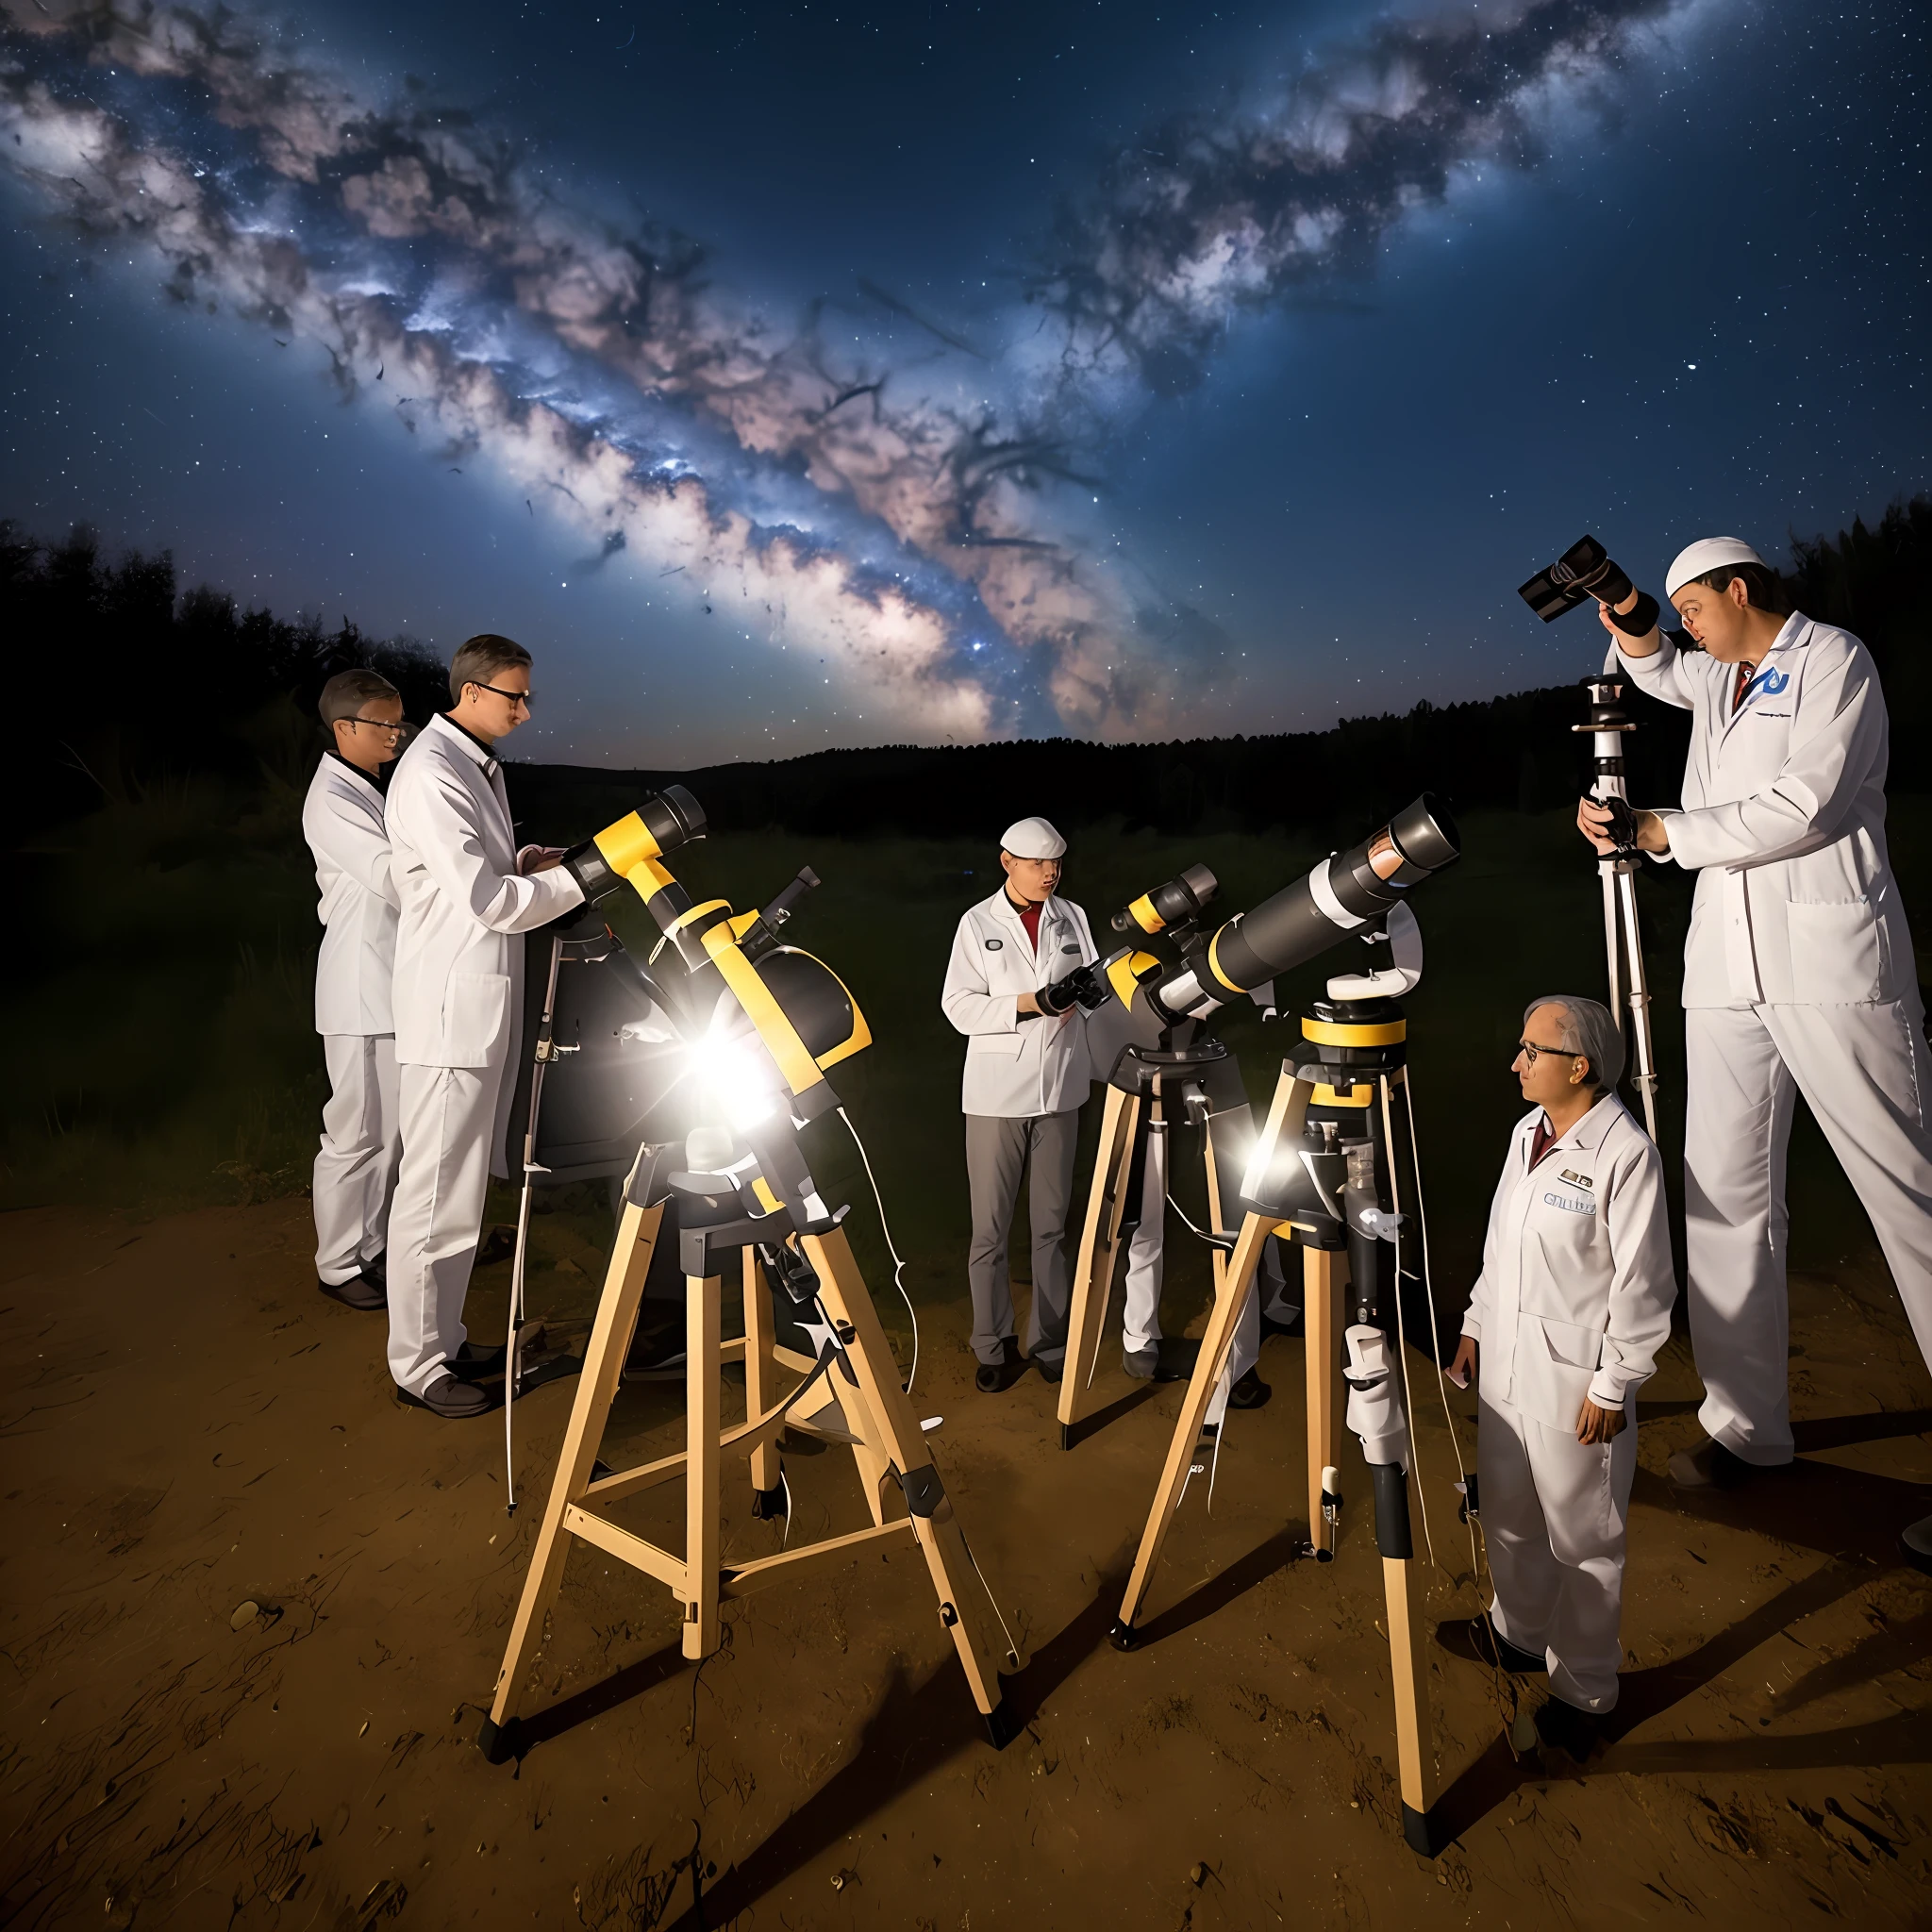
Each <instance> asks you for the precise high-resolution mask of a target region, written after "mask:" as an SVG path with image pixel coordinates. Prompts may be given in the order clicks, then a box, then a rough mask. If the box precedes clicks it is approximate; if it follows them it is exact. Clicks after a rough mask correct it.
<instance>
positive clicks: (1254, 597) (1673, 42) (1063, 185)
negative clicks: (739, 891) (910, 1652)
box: [0, 0, 1932, 765]
mask: <svg viewBox="0 0 1932 1932" xmlns="http://www.w3.org/2000/svg"><path fill="white" fill-rule="evenodd" d="M0 17H4V20H5V21H6V23H7V27H8V31H7V33H6V35H5V39H4V42H0V51H4V71H0V158H4V160H5V162H6V163H7V166H6V167H5V168H0V180H4V181H5V183H6V197H5V203H6V208H7V222H6V241H5V243H4V253H0V314H4V317H5V330H6V346H5V348H4V350H0V361H4V364H5V369H6V382H5V398H6V410H7V421H6V431H5V439H4V450H5V457H4V475H0V515H4V516H8V517H11V518H13V519H15V520H16V521H17V522H19V523H20V524H21V525H25V527H26V528H28V529H29V530H31V531H34V532H36V533H39V534H42V535H48V536H55V535H58V534H60V533H62V532H64V530H65V529H66V528H67V526H68V525H70V524H72V523H74V522H75V521H77V520H85V521H87V522H90V523H92V524H93V525H96V526H97V527H98V528H99V529H100V531H101V532H102V535H103V537H104V539H105V541H107V542H108V544H109V545H110V546H116V547H118V546H122V545H139V546H142V547H147V548H158V547H161V546H167V547H170V548H172V549H173V550H174V552H175V557H176V559H177V562H178V564H179V567H180V570H181V573H182V575H183V578H184V580H185V581H190V582H192V581H197V580H203V579H206V580H208V581H211V582H213V583H216V584H219V585H222V586H224V587H225V588H228V589H230V590H232V591H234V592H235V593H236V594H237V595H238V597H240V598H241V599H242V600H243V601H244V602H258V603H263V604H266V605H268V606H270V607H272V608H275V610H276V611H278V612H281V613H291V612H293V611H294V610H295V609H297V608H302V609H306V610H309V611H314V612H318V613H319V614H320V615H321V616H322V617H323V618H324V619H325V621H326V622H328V623H330V624H333V623H334V622H335V621H336V620H337V619H338V618H340V617H343V616H346V617H350V618H353V619H354V620H355V621H356V622H357V623H358V624H359V625H362V626H363V627H364V629H365V630H368V631H370V632H372V633H375V634H378V635H388V634H391V633H395V632H407V633H408V634H409V635H411V636H413V637H416V638H418V639H420V640H422V641H424V642H425V643H427V644H429V645H431V646H432V647H434V648H436V649H437V650H439V651H440V652H441V653H444V654H446V653H447V651H448V650H449V649H451V648H453V647H454V645H455V644H456V643H458V642H459V641H461V639H462V638H463V637H465V636H466V635H468V634H470V633H472V632H474V631H476V630H481V629H491V630H500V631H506V632H508V633H509V634H510V635H511V636H514V637H517V638H519V639H521V640H523V641H525V643H527V644H528V645H529V646H530V647H531V648H532V649H533V651H535V652H536V654H537V659H538V664H537V674H536V684H537V688H538V691H539V696H540V704H539V708H538V712H537V721H536V722H535V723H533V724H531V725H529V726H527V727H525V731H524V732H522V733H520V734H519V737H518V739H517V741H515V749H516V752H517V753H518V754H519V755H521V756H537V757H544V758H579V759H584V760H589V761H601V760H607V759H608V760H612V761H618V762H623V763H652V764H671V765H678V764H696V763H700V762H706V761H709V760H711V759H716V758H730V757H754V758H756V757H767V756H773V755H780V754H789V753H793V752H798V751H804V750H811V749H816V748H819V747H822V746H824V745H833V744H866V743H877V742H883V741H905V740H908V739H916V740H921V741H944V740H947V739H949V738H951V739H956V740H959V741H967V740H971V739H975V738H981V737H989V736H1004V735H1012V734H1015V733H1020V734H1027V735H1041V734H1047V733H1054V732H1065V733H1072V734H1074V735H1078V736H1099V737H1108V738H1121V737H1142V738H1150V737H1151V738H1165V737H1172V736H1175V735H1180V734H1188V735H1192V734H1196V733H1206V734H1226V733H1233V732H1238V731H1239V732H1254V731H1262V730H1270V729H1282V728H1301V727H1307V726H1314V727H1321V726H1324V725H1326V724H1329V723H1330V722H1332V721H1333V719H1334V718H1335V717H1336V716H1337V715H1338V714H1350V713H1356V712H1360V711H1370V710H1381V709H1387V708H1407V707H1408V706H1410V705H1412V704H1413V703H1414V702H1415V701H1416V700H1417V699H1419V698H1424V697H1426V698H1430V699H1433V700H1436V701H1438V702H1441V701H1444V700H1450V699H1455V698H1459V697H1472V696H1486V695H1488V694H1490V693H1492V692H1495V691H1505V690H1511V689H1519V688H1522V687H1524V686H1526V685H1532V684H1543V683H1551V682H1555V681H1557V680H1559V679H1565V678H1569V677H1574V676H1576V675H1581V674H1582V673H1583V672H1585V671H1587V670H1589V669H1591V668H1593V664H1594V662H1595V661H1597V660H1598V659H1599V658H1600V652H1601V642H1600V633H1599V632H1598V631H1597V629H1596V626H1595V625H1593V624H1591V622H1589V620H1588V619H1587V618H1585V617H1580V616H1579V617H1576V618H1573V619H1570V620H1567V621H1565V622H1564V623H1562V624H1559V625H1555V626H1552V627H1550V628H1547V629H1546V628H1545V627H1544V626H1542V625H1540V624H1538V623H1537V621H1536V620H1535V619H1534V618H1533V617H1532V616H1531V615H1530V614H1529V613H1528V612H1527V610H1525V609H1524V608H1523V606H1522V605H1521V604H1520V603H1519V602H1518V600H1517V599H1516V597H1515V595H1514V587H1515V585H1516V584H1517V583H1518V582H1519V581H1521V580H1522V579H1523V578H1524V577H1526V576H1528V575H1530V574H1531V572H1532V571H1534V570H1535V569H1537V568H1538V567H1539V566H1541V564H1543V563H1545V562H1547V561H1548V560H1549V559H1550V558H1551V557H1553V556H1554V555H1556V554H1557V552H1558V551H1560V550H1561V549H1563V548H1564V547H1565V546H1567V545H1568V544H1569V543H1570V542H1571V541H1574V539H1575V538H1576V537H1577V536H1578V535H1580V534H1581V533H1582V532H1583V531H1584V530H1586V529H1588V530H1590V531H1591V532H1593V533H1594V534H1596V535H1598V536H1600V537H1602V538H1603V539H1604V540H1605V541H1607V543H1608V544H1609V546H1610V548H1611V551H1612V553H1613V555H1615V556H1616V557H1617V558H1619V560H1620V561H1622V562H1623V563H1624V564H1625V565H1626V566H1627V567H1628V568H1630V569H1631V570H1632V572H1633V573H1634V574H1635V575H1638V576H1639V577H1640V579H1641V580H1647V581H1648V582H1649V584H1650V586H1651V588H1653V589H1654V590H1657V591H1661V588H1662V584H1661V579H1662V574H1663V569H1664V566H1665V564H1666V563H1667V562H1668V560H1669V558H1670V557H1671V556H1672V555H1673V554H1674V552H1675V550H1676V549H1677V547H1678V546H1679V545H1680V544H1682V543H1683V542H1686V541H1690V540H1691V539H1692V538H1694V537H1698V536H1704V535H1710V534H1718V533H1723V534H1732V535H1738V536H1742V537H1744V538H1746V539H1747V540H1749V541H1754V542H1756V543H1757V545H1758V546H1759V547H1760V548H1761V549H1764V550H1766V551H1767V552H1768V553H1771V554H1773V555H1774V556H1775V555H1781V554H1782V552H1783V550H1784V546H1785V544H1786V541H1787V539H1788V537H1789V536H1790V533H1792V532H1793V531H1795V532H1796V533H1797V534H1799V535H1811V534H1814V533H1816V532H1818V531H1821V530H1826V531H1835V530H1836V529H1838V528H1839V527H1840V526H1841V525H1845V524H1847V523H1849V521H1850V520H1851V518H1852V517H1853V516H1854V515H1856V514H1860V513H1862V514H1864V515H1866V516H1868V517H1871V516H1874V515H1875V514H1876V513H1877V512H1878V511H1880V510H1881V509H1883V508H1884V507H1885V505H1886V504H1887V503H1888V502H1889V501H1890V500H1891V499H1892V498H1894V497H1896V496H1899V495H1901V494H1910V493H1912V492H1914V491H1920V490H1924V489H1925V488H1927V487H1928V485H1932V456H1928V452H1932V436H1928V433H1927V432H1928V427H1932V422H1928V415H1932V412H1928V407H1927V388H1926V383H1927V371H1926V358H1925V345H1926V342H1927V341H1928V339H1932V334H1928V329H1927V325H1926V318H1925V315H1924V307H1925V302H1924V290H1925V283H1926V266H1927V264H1926V253H1927V249H1926V242H1927V229H1928V218H1927V215H1926V212H1925V210H1926V205H1927V192H1926V179H1925V149H1924V138H1925V120H1926V115H1925V111H1924V86H1925V79H1924V76H1925V74H1926V72H1927V65H1926V58H1925V55H1926V47H1925V29H1924V15H1923V14H1922V13H1921V12H1920V11H1919V10H1918V9H1911V8H1897V7H1890V6H1886V5H1883V4H1874V5H1864V6H1854V7H1837V6H1825V5H1800V4H1791V5H1788V6H1752V5H1747V4H1739V0H1691V4H1688V5H1680V6H1668V5H1663V4H1647V0H1610V4H1586V0H1529V4H1527V5H1525V4H1523V0H1514V4H1510V5H1497V6H1491V5H1478V6H1475V7H1469V6H1466V5H1465V6H1460V7H1457V6H1446V7H1432V6H1426V5H1416V6H1409V7H1402V8H1392V9H1388V10H1382V11H1372V10H1369V9H1366V8H1349V7H1345V6H1341V5H1332V6H1299V7H1296V6H1274V7H1265V8H1263V7H1256V6H1237V7H1223V8H1219V9H1216V10H1212V11H1210V10H1208V9H1207V8H1203V7H1201V6H1199V5H1193V6H1189V7H1185V8H1181V7H1174V6H1172V5H1162V6H1156V7H1140V6H1128V5H1124V4H1120V0H1107V4H1095V0H1077V4H1066V0H1026V4H1017V0H1011V4H1009V0H988V4H985V5H972V4H955V5H935V4H921V0H909V4H902V5H898V6H893V7H889V8H861V7H856V6H853V5H850V4H847V0H830V4H814V5H811V6H795V7H779V6H772V7H737V6H731V5H724V4H713V0H705V4H694V5H687V6H662V7H628V8H627V7H624V6H620V5H617V4H614V0H594V4H583V5H578V6H569V7H538V6H526V7H506V6H495V5H490V4H482V0H468V4H465V5H462V6H458V5H456V4H454V0H437V4H425V0H414V4H411V5H409V6H408V7H407V8H398V7H396V6H394V5H393V4H391V5H387V6H378V5H376V4H375V0H355V4H349V0H328V4H325V0H310V4H308V5H306V6H305V7H303V8H300V9H299V10H297V9H290V10H288V11H286V12H278V11H276V10H275V9H268V10H264V11H262V12H260V13H257V14H249V15H246V16H244V17H242V18H240V19H236V18H228V19H226V20H225V22H224V23H223V24H221V25H211V23H213V22H215V21H216V19H217V16H215V15H214V14H213V13H211V12H197V11H195V10H194V9H192V8H185V7H184V8H174V9H157V10H155V11H153V12H151V13H137V10H136V9H135V8H134V7H133V6H132V5H131V4H126V0H124V4H123V5H121V6H119V7H113V6H92V7H82V6H74V5H69V4H66V0H0ZM298 19H299V23H300V25H299V30H298V28H297V25H296V23H297V21H298ZM137 21H141V22H144V23H145V25H136V24H135V23H136V22H137Z"/></svg>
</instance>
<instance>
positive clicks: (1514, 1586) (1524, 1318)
mask: <svg viewBox="0 0 1932 1932" xmlns="http://www.w3.org/2000/svg"><path fill="white" fill-rule="evenodd" d="M1511 1066H1512V1070H1513V1071H1514V1073H1515V1074H1516V1078H1517V1081H1518V1084H1519V1085H1520V1086H1521V1087H1522V1090H1523V1097H1524V1100H1526V1101H1528V1102H1529V1103H1530V1108H1531V1111H1530V1112H1529V1113H1527V1114H1526V1115H1524V1118H1523V1120H1522V1121H1521V1122H1520V1123H1518V1124H1517V1128H1516V1132H1515V1135H1514V1138H1513V1139H1512V1140H1511V1141H1510V1143H1509V1153H1508V1157H1507V1159H1506V1160H1505V1161H1504V1163H1503V1177H1502V1179H1501V1180H1500V1181H1499V1182H1498V1183H1497V1186H1496V1193H1495V1199H1494V1200H1493V1202H1492V1203H1491V1208H1490V1225H1489V1233H1488V1236H1487V1238H1486V1240H1485V1241H1484V1244H1483V1267H1482V1273H1481V1274H1480V1275H1479V1276H1478V1277H1477V1279H1476V1284H1475V1287H1474V1290H1473V1291H1471V1293H1470V1298H1469V1312H1468V1313H1467V1315H1465V1316H1464V1318H1463V1323H1462V1341H1461V1342H1460V1344H1459V1345H1458V1347H1457V1352H1456V1359H1455V1361H1454V1362H1453V1363H1452V1364H1451V1365H1450V1369H1449V1374H1450V1376H1451V1377H1452V1379H1453V1380H1455V1381H1456V1382H1457V1384H1458V1385H1459V1386H1460V1387H1462V1388H1465V1389H1466V1388H1467V1387H1468V1386H1469V1381H1470V1375H1471V1372H1472V1371H1473V1370H1474V1371H1475V1372H1476V1374H1477V1376H1478V1390H1479V1392H1480V1398H1481V1402H1480V1422H1479V1424H1478V1431H1477V1437H1476V1476H1477V1485H1478V1495H1479V1497H1480V1504H1481V1517H1482V1525H1483V1541H1484V1543H1485V1545H1486V1547H1487V1549H1488V1551H1489V1558H1490V1574H1491V1580H1492V1582H1493V1584H1494V1587H1495V1598H1494V1601H1493V1603H1492V1604H1491V1607H1490V1613H1489V1619H1488V1626H1487V1627H1485V1625H1484V1624H1483V1623H1482V1622H1481V1621H1479V1620H1478V1621H1474V1622H1470V1623H1461V1624H1443V1625H1442V1626H1441V1630H1440V1632H1439V1635H1440V1637H1441V1641H1443V1642H1444V1643H1445V1644H1446V1645H1447V1646H1448V1647H1449V1648H1450V1649H1452V1650H1456V1651H1457V1652H1459V1653H1460V1654H1462V1655H1464V1656H1469V1657H1476V1658H1477V1659H1479V1660H1480V1661H1483V1662H1486V1663H1491V1664H1499V1665H1501V1666H1502V1667H1503V1668H1504V1669H1505V1670H1509V1671H1520V1672H1541V1671H1543V1670H1547V1671H1548V1672H1549V1674H1550V1691H1551V1697H1550V1701H1549V1702H1548V1703H1547V1704H1546V1705H1544V1706H1543V1707H1542V1708H1541V1710H1539V1711H1538V1713H1537V1731H1538V1734H1539V1735H1540V1736H1541V1738H1542V1740H1543V1741H1544V1742H1545V1743H1546V1744H1551V1745H1555V1746H1557V1747H1560V1748H1561V1749H1563V1750H1565V1751H1567V1752H1568V1753H1569V1754H1570V1756H1571V1757H1574V1758H1575V1759H1576V1760H1577V1761H1578V1762H1579V1763H1580V1762H1582V1760H1583V1759H1584V1758H1586V1757H1589V1756H1590V1753H1591V1749H1592V1748H1593V1747H1594V1744H1595V1742H1596V1736H1597V1730H1598V1723H1597V1721H1598V1719H1600V1718H1601V1717H1602V1715H1603V1714H1604V1713H1605V1712H1606V1711H1608V1710H1610V1709H1612V1708H1613V1707H1615V1705H1616V1702H1617V1666H1618V1664H1619V1663H1620V1662H1621V1660H1622V1658H1623V1648H1622V1643H1621V1640H1620V1637H1619V1634H1618V1633H1619V1627H1620V1622H1621V1618H1622V1614H1623V1592H1624V1530H1625V1525H1626V1524H1627V1521H1628V1517H1629V1511H1630V1486H1631V1483H1632V1480H1633V1479H1634V1477H1635V1475H1636V1473H1637V1391H1638V1390H1639V1388H1641V1386H1642V1384H1643V1383H1644V1382H1645V1381H1646V1380H1647V1379H1648V1378H1649V1376H1650V1374H1651V1373H1652V1371H1653V1369H1654V1368H1655V1366H1656V1360H1657V1350H1658V1349H1659V1348H1661V1347H1662V1346H1663V1344H1664V1342H1665V1341H1668V1340H1669V1339H1670V1333H1671V1305H1672V1303H1673V1302H1674V1301H1675V1300H1676V1298H1677V1277H1676V1270H1675V1267H1674V1263H1673V1261H1672V1258H1671V1234H1670V1222H1669V1219H1668V1214H1667V1210H1666V1208H1665V1203H1664V1188H1663V1161H1662V1159H1661V1158H1660V1157H1659V1156H1658V1154H1657V1148H1656V1147H1655V1145H1653V1144H1652V1141H1651V1140H1650V1137H1649V1136H1648V1135H1647V1134H1646V1133H1645V1132H1644V1131H1643V1129H1642V1128H1641V1126H1640V1125H1639V1124H1637V1122H1635V1121H1634V1120H1632V1119H1631V1118H1630V1116H1629V1114H1628V1113H1627V1112H1626V1111H1625V1110H1624V1104H1623V1102H1622V1101H1621V1100H1619V1099H1618V1098H1617V1091H1616V1089H1617V1082H1618V1080H1619V1079H1620V1078H1621V1077H1622V1076H1623V1072H1624V1041H1623V1038H1622V1036H1621V1035H1620V1034H1619V1033H1618V1031H1617V1023H1616V1021H1615V1020H1614V1019H1613V1018H1612V1017H1611V1015H1610V1012H1609V1010H1608V1008H1606V1007H1603V1006H1600V1005H1598V1003H1597V1002H1596V1001H1595V1000H1585V999H1577V998H1574V997H1573V996H1571V995H1570V994H1567V993H1564V994H1555V993H1553V994H1548V995H1545V996H1544V997H1543V998H1541V999H1539V1000H1535V1001H1532V1002H1531V1004H1530V1006H1529V1008H1528V1010H1527V1011H1525V1012H1524V1016H1523V1037H1522V1039H1521V1040H1520V1041H1518V1042H1517V1049H1516V1058H1515V1059H1514V1060H1513V1061H1512V1062H1511Z"/></svg>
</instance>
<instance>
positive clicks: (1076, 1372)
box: [1059, 1087, 1141, 1449]
mask: <svg viewBox="0 0 1932 1932" xmlns="http://www.w3.org/2000/svg"><path fill="white" fill-rule="evenodd" d="M1140 1122H1141V1096H1140V1095H1139V1094H1138V1093H1123V1092H1122V1091H1121V1090H1120V1089H1119V1088H1118V1087H1109V1088H1108V1090H1107V1110H1106V1112H1105V1113H1104V1114H1102V1116H1101V1120H1100V1146H1099V1148H1098V1149H1097V1150H1096V1152H1095V1154H1094V1157H1093V1186H1092V1189H1091V1191H1090V1192H1089V1194H1088V1197H1087V1225H1086V1228H1085V1230H1084V1231H1083V1233H1082V1234H1081V1236H1080V1260H1079V1265H1078V1266H1077V1267H1076V1268H1075V1269H1074V1292H1073V1304H1072V1307H1070V1308H1069V1310H1068V1314H1067V1356H1066V1363H1065V1366H1064V1368H1063V1369H1062V1371H1061V1374H1060V1399H1059V1424H1060V1447H1061V1448H1062V1449H1068V1448H1071V1447H1072V1446H1073V1443H1072V1441H1071V1437H1072V1431H1073V1427H1074V1424H1075V1423H1077V1422H1078V1421H1079V1420H1080V1419H1081V1417H1083V1416H1084V1415H1086V1414H1087V1413H1088V1412H1089V1411H1090V1410H1091V1407H1092V1406H1093V1402H1092V1392H1091V1383H1092V1380H1093V1368H1094V1364H1095V1363H1096V1362H1097V1361H1098V1360H1099V1359H1100V1343H1101V1340H1102V1338H1103V1337H1104V1335H1105V1334H1106V1332H1107V1316H1108V1306H1109V1305H1110V1303H1111V1302H1112V1300H1113V1277H1114V1273H1115V1270H1116V1269H1117V1267H1118V1266H1119V1260H1120V1239H1121V1221H1122V1218H1123V1217H1124V1214H1125V1212H1126V1207H1127V1180H1128V1176H1129V1175H1130V1174H1131V1173H1132V1170H1133V1164H1134V1135H1135V1131H1136V1129H1137V1128H1138V1127H1139V1125H1140Z"/></svg>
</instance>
